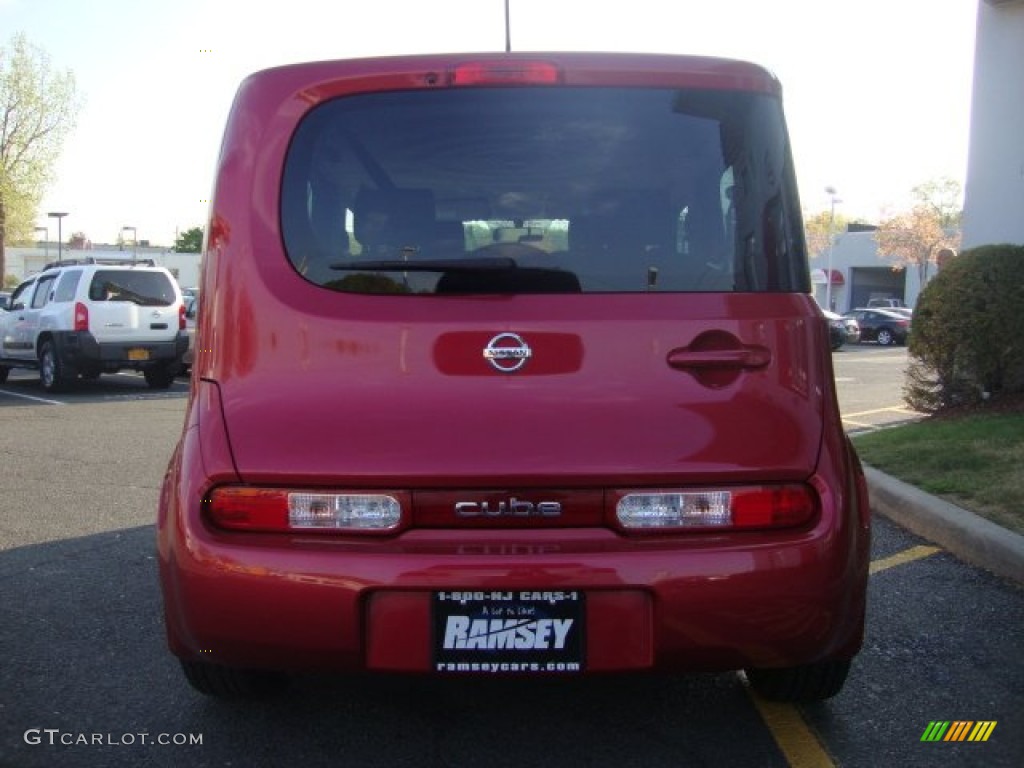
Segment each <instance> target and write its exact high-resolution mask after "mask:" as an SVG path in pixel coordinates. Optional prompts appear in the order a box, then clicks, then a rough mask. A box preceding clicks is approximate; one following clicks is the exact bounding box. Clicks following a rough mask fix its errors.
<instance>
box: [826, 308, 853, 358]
mask: <svg viewBox="0 0 1024 768" xmlns="http://www.w3.org/2000/svg"><path fill="white" fill-rule="evenodd" d="M822 311H823V312H824V313H825V319H826V320H827V321H828V338H829V343H830V344H831V345H832V349H833V351H834V350H837V349H839V348H840V347H842V346H843V344H856V343H857V342H858V341H860V326H859V325H857V321H856V320H854V319H853V318H852V317H844V316H843V315H839V314H836V313H835V312H830V311H828V310H827V309H825V310H822Z"/></svg>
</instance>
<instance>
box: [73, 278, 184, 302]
mask: <svg viewBox="0 0 1024 768" xmlns="http://www.w3.org/2000/svg"><path fill="white" fill-rule="evenodd" d="M89 298H90V299H91V300H92V301H130V302H132V303H134V304H140V305H142V306H146V307H167V306H170V305H171V304H173V303H174V302H175V299H176V296H175V295H174V286H173V285H171V279H170V278H169V277H168V276H167V275H166V274H164V273H163V272H142V271H135V270H127V269H123V270H112V269H100V270H97V271H96V273H95V274H94V275H93V278H92V282H91V283H89Z"/></svg>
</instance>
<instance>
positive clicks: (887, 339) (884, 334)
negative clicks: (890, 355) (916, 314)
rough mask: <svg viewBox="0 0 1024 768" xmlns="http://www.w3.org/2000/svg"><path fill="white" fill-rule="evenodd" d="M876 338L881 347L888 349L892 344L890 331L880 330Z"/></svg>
mask: <svg viewBox="0 0 1024 768" xmlns="http://www.w3.org/2000/svg"><path fill="white" fill-rule="evenodd" d="M877 338H878V343H879V344H881V345H882V346H883V347H888V346H889V345H890V344H892V342H893V338H892V331H890V330H888V329H886V328H881V329H879V331H878V337H877Z"/></svg>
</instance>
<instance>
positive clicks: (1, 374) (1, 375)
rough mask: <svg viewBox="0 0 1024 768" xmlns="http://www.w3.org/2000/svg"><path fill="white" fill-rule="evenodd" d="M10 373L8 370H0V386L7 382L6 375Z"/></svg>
mask: <svg viewBox="0 0 1024 768" xmlns="http://www.w3.org/2000/svg"><path fill="white" fill-rule="evenodd" d="M10 372H11V369H10V368H0V384H3V383H4V382H5V381H7V374H9V373H10Z"/></svg>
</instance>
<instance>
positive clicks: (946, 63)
mask: <svg viewBox="0 0 1024 768" xmlns="http://www.w3.org/2000/svg"><path fill="white" fill-rule="evenodd" d="M978 2H979V0H774V2H773V1H772V0H626V1H625V2H622V1H621V0H510V20H511V43H512V49H513V50H517V51H545V50H565V51H576V50H591V51H637V52H653V53H675V54H700V55H712V56H724V57H729V58H735V59H744V60H748V61H753V62H755V63H757V64H761V65H763V66H765V67H767V68H769V69H770V70H772V71H773V72H774V73H775V74H776V75H777V76H778V77H779V79H780V80H781V82H782V85H783V89H784V104H785V109H786V116H787V120H788V123H789V130H790V135H791V139H792V143H793V155H794V159H795V163H796V170H797V178H798V182H799V184H800V195H801V200H802V203H803V207H804V209H805V211H807V212H808V213H815V212H819V211H823V210H828V209H829V207H830V205H831V197H830V195H829V194H827V193H826V192H825V188H826V187H833V188H835V190H836V198H837V202H836V212H837V214H841V215H843V216H845V217H847V218H850V219H861V220H865V221H869V222H870V221H877V220H878V219H879V218H880V217H881V216H882V215H884V213H885V212H887V211H889V212H892V211H896V210H900V209H903V208H906V207H908V206H909V204H910V200H911V198H910V192H911V189H912V188H913V187H915V186H917V185H918V184H921V183H924V182H927V181H931V180H936V179H939V178H942V177H949V178H952V179H955V180H957V181H959V182H960V183H961V185H962V184H963V183H964V181H965V178H966V171H967V148H968V139H969V127H970V102H971V85H972V76H973V61H974V39H975V25H976V15H977V6H978ZM16 33H23V34H25V36H26V37H27V38H28V40H29V42H31V43H32V44H34V45H36V46H39V47H40V48H42V49H44V50H45V51H46V53H47V54H48V55H49V57H50V64H51V66H52V67H53V68H54V69H55V70H66V69H70V70H71V71H72V72H73V73H74V75H75V78H76V82H77V86H78V91H79V94H80V96H81V98H82V102H83V107H82V109H81V111H80V113H79V117H78V121H77V124H76V127H75V129H74V130H73V132H72V133H71V134H70V135H69V137H68V139H67V141H66V143H65V145H64V149H63V152H62V153H61V156H60V158H59V160H58V162H57V164H56V166H55V169H54V170H55V172H54V178H53V180H52V182H51V184H50V185H49V186H48V187H47V189H46V192H45V193H44V196H43V201H42V205H41V207H40V210H39V215H38V218H37V222H36V223H37V225H38V226H48V227H49V228H50V230H51V232H50V238H51V239H52V240H55V239H56V236H57V233H56V220H54V219H50V218H48V217H47V215H46V214H47V212H49V211H64V212H67V213H68V215H67V217H66V218H64V219H63V221H62V231H63V236H64V239H65V240H67V238H68V236H69V235H70V233H71V232H79V231H81V232H84V233H85V234H86V236H87V237H89V238H90V239H91V240H92V241H93V242H95V243H101V242H107V243H111V242H114V241H115V240H116V239H117V237H118V235H119V234H120V233H121V230H122V227H134V228H135V233H136V234H137V236H138V238H139V239H140V240H149V241H151V242H152V243H153V244H159V245H172V244H173V242H174V239H175V236H176V233H177V232H179V231H184V230H186V229H189V228H191V227H195V226H203V225H204V224H205V221H206V219H207V217H208V208H209V205H208V202H207V201H208V199H209V194H210V191H211V189H212V187H213V174H214V172H215V165H216V160H217V154H218V151H219V147H220V140H221V136H222V134H223V129H224V124H225V121H226V119H227V114H228V111H229V109H230V106H231V102H232V99H233V98H234V94H235V91H236V90H237V88H238V85H239V84H240V82H241V81H242V79H243V78H244V77H245V76H246V75H248V74H249V73H251V72H254V71H257V70H260V69H265V68H268V67H272V66H278V65H281V64H289V63H294V62H299V61H312V60H322V59H344V58H353V57H361V56H377V55H392V54H394V55H398V54H406V53H445V52H473V51H500V50H504V47H505V4H504V0H283V1H282V0H264V2H254V1H253V0H0V46H4V47H6V46H7V45H8V44H9V43H10V40H11V37H12V36H13V35H14V34H16ZM126 236H127V238H128V239H129V240H130V239H131V234H130V233H129V234H127V235H126Z"/></svg>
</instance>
